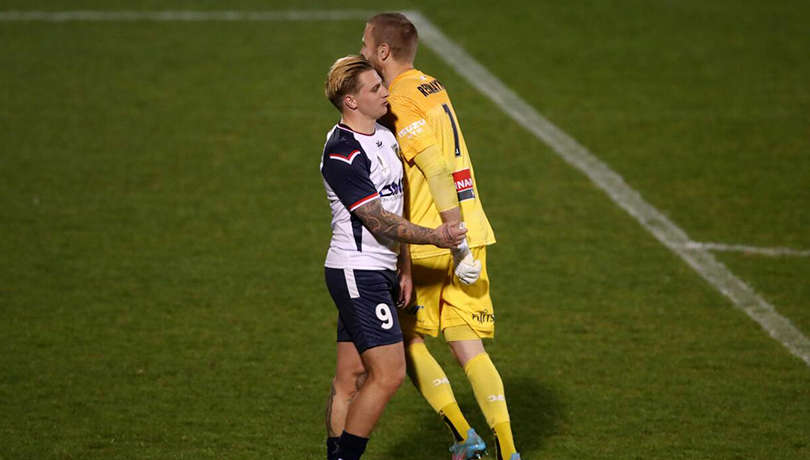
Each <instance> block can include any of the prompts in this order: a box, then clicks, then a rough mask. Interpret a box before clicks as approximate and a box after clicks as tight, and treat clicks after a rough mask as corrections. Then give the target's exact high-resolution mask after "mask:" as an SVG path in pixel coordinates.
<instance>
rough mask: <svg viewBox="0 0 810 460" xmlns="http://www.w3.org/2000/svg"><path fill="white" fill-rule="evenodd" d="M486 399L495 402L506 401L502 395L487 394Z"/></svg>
mask: <svg viewBox="0 0 810 460" xmlns="http://www.w3.org/2000/svg"><path fill="white" fill-rule="evenodd" d="M487 401H489V402H495V401H506V398H504V397H503V395H489V396H487Z"/></svg>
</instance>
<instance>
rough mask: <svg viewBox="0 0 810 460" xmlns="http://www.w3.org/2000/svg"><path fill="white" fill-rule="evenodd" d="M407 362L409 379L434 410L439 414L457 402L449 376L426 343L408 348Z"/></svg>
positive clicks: (406, 352)
mask: <svg viewBox="0 0 810 460" xmlns="http://www.w3.org/2000/svg"><path fill="white" fill-rule="evenodd" d="M405 361H406V363H407V371H408V377H410V379H411V382H413V384H414V386H415V387H416V389H417V390H418V391H419V393H421V394H422V396H424V397H425V399H426V400H427V402H428V403H429V404H430V406H431V407H433V410H435V411H436V412H439V411H441V410H442V409H443V408H445V407H447V406H448V405H450V404H453V403H455V402H456V397H455V396H454V395H453V389H452V388H451V387H450V381H448V380H447V375H445V373H444V370H442V368H441V366H439V363H437V362H436V360H435V359H433V355H431V354H430V352H429V351H428V349H427V347H426V346H425V344H424V343H414V344H412V345H410V346H409V347H408V348H406V349H405ZM464 423H466V421H465V422H464Z"/></svg>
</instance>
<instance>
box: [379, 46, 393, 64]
mask: <svg viewBox="0 0 810 460" xmlns="http://www.w3.org/2000/svg"><path fill="white" fill-rule="evenodd" d="M390 56H391V47H390V46H388V43H382V44H380V46H378V47H377V59H379V60H380V61H384V60H386V59H388V58H389V57H390Z"/></svg>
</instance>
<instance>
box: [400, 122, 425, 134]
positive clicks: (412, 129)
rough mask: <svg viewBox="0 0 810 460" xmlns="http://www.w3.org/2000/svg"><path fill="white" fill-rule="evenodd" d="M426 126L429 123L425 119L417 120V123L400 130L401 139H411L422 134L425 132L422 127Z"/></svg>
mask: <svg viewBox="0 0 810 460" xmlns="http://www.w3.org/2000/svg"><path fill="white" fill-rule="evenodd" d="M426 124H427V121H425V119H424V118H421V119H419V120H416V121H415V122H413V123H411V124H409V125H408V126H406V127H404V128H402V129H401V130H399V137H407V138H408V139H411V138H412V137H414V136H417V135H419V134H422V132H423V131H424V130H423V129H422V126H425V125H426Z"/></svg>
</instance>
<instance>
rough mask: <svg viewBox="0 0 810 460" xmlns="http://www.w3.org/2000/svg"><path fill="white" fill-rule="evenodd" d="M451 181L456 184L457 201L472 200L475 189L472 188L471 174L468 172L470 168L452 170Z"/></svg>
mask: <svg viewBox="0 0 810 460" xmlns="http://www.w3.org/2000/svg"><path fill="white" fill-rule="evenodd" d="M453 183H455V184H456V193H458V201H466V200H472V199H473V198H475V190H474V189H473V180H472V175H471V174H470V168H467V169H462V170H461V171H456V172H454V173H453Z"/></svg>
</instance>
